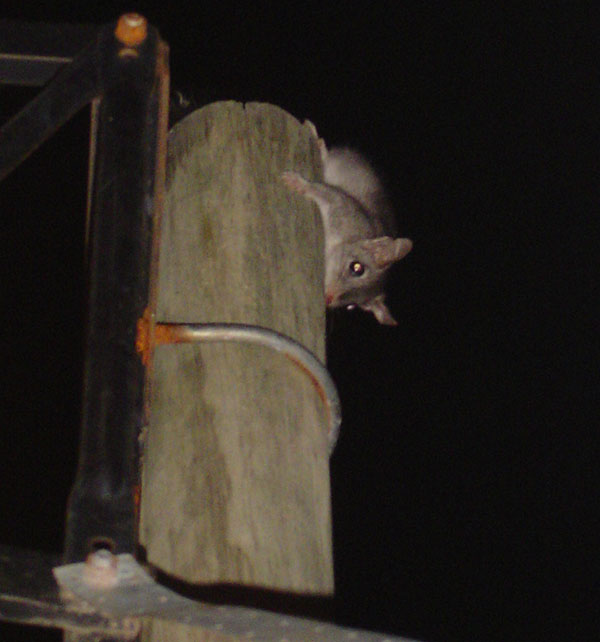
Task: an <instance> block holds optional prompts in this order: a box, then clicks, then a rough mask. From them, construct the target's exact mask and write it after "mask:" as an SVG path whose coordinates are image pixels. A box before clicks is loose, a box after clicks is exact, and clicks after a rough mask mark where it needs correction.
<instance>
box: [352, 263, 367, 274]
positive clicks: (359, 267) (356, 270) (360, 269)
mask: <svg viewBox="0 0 600 642" xmlns="http://www.w3.org/2000/svg"><path fill="white" fill-rule="evenodd" d="M349 267H350V274H351V275H352V276H362V275H363V274H364V273H365V266H364V265H363V264H362V263H361V262H360V261H352V263H350V266H349Z"/></svg>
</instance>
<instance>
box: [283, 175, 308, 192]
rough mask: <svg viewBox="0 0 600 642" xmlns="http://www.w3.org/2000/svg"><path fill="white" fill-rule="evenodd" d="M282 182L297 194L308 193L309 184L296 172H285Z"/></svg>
mask: <svg viewBox="0 0 600 642" xmlns="http://www.w3.org/2000/svg"><path fill="white" fill-rule="evenodd" d="M281 180H282V181H283V182H284V183H285V184H286V185H287V186H288V187H289V188H290V189H293V190H294V191H295V192H300V194H304V193H305V192H306V187H307V185H308V183H307V181H305V180H304V179H303V178H302V176H300V174H296V172H283V174H282V175H281Z"/></svg>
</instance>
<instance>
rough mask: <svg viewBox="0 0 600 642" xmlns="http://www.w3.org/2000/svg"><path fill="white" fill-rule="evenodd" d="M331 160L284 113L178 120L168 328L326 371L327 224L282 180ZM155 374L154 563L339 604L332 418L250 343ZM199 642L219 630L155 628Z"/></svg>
mask: <svg viewBox="0 0 600 642" xmlns="http://www.w3.org/2000/svg"><path fill="white" fill-rule="evenodd" d="M319 164H320V160H319V152H318V149H317V145H316V140H315V138H314V134H313V133H312V131H311V128H310V127H309V126H308V125H306V124H305V125H301V124H300V123H299V122H298V121H297V120H296V119H294V118H293V117H292V116H290V115H289V114H287V113H286V112H284V111H283V110H281V109H279V108H278V107H274V106H272V105H266V104H257V103H249V104H246V105H242V104H240V103H236V102H222V103H215V104H212V105H208V106H206V107H204V108H203V109H201V110H198V111H196V112H194V113H193V114H191V115H189V116H188V117H187V118H185V119H184V120H183V121H181V122H180V123H179V124H178V125H177V126H176V127H175V128H174V129H173V130H172V131H171V133H170V138H169V151H168V161H167V197H166V203H165V214H164V216H163V225H162V232H161V235H162V236H161V249H160V268H159V279H158V305H157V311H156V320H157V321H160V322H173V323H210V322H213V323H217V322H218V323H220V322H230V323H243V324H253V325H259V326H263V327H267V328H270V329H273V330H276V331H278V332H281V333H283V334H286V335H288V336H290V337H292V338H293V339H295V340H296V341H298V342H300V343H301V344H302V345H304V346H305V347H306V348H308V349H309V350H311V351H312V352H313V353H314V354H315V355H316V356H317V357H319V358H320V359H321V360H324V357H325V346H324V336H325V334H324V333H325V327H324V326H325V323H324V321H325V319H324V315H325V310H324V301H323V281H322V279H323V239H322V228H321V223H320V220H319V215H318V211H317V210H316V208H314V207H313V206H312V205H310V204H309V203H308V202H307V201H305V200H304V199H302V198H300V197H297V196H295V195H294V194H292V193H290V192H289V191H288V190H287V189H286V188H285V185H283V184H282V182H281V180H280V175H281V173H282V172H283V171H284V170H286V169H295V170H297V171H300V172H302V174H303V175H305V176H307V177H313V178H316V177H317V176H318V173H319V171H320V170H319ZM153 370H154V375H153V384H152V393H151V422H150V427H149V430H148V432H147V435H146V438H145V444H144V447H143V473H142V501H141V516H140V543H141V544H142V545H143V546H144V547H145V548H146V551H147V556H148V561H149V562H150V563H151V564H153V565H155V566H157V567H158V568H160V569H161V570H163V571H165V572H166V573H168V574H171V575H172V576H174V577H176V578H178V579H181V580H184V581H186V582H190V583H197V584H228V585H238V586H245V587H256V588H261V589H273V590H276V591H283V592H286V593H294V594H303V595H313V596H316V595H330V594H331V593H332V590H333V569H332V552H331V523H330V502H329V466H328V445H327V430H328V423H327V421H328V420H327V415H326V412H325V409H324V406H323V401H322V399H321V398H320V397H319V394H318V392H317V391H316V389H315V388H314V386H313V385H312V383H311V380H310V378H309V377H307V376H306V374H305V373H303V372H302V370H301V369H299V368H297V367H295V366H294V365H293V364H292V363H290V362H289V361H288V360H287V359H285V358H284V357H283V356H282V355H280V354H278V353H276V352H273V351H272V350H270V349H269V348H266V347H260V346H252V345H243V344H239V343H235V344H229V343H228V344H213V343H211V344H205V345H202V344H200V345H184V344H179V345H163V346H158V347H157V348H156V350H155V352H154V364H153ZM257 606H260V604H257ZM180 629H184V630H185V631H184V632H181V637H179V635H180V634H179V633H178V632H177V631H180ZM192 635H193V639H199V640H200V639H202V640H205V639H208V638H206V637H203V636H205V635H212V636H214V635H215V634H205V633H201V632H199V631H198V632H197V633H192V630H191V629H187V628H186V627H179V625H177V626H175V625H171V624H169V625H167V624H165V623H158V622H154V624H153V625H152V626H149V627H148V628H147V629H146V630H145V633H144V637H143V639H145V640H158V639H161V640H166V639H168V640H182V639H185V640H189V639H192V638H191V637H190V636H192ZM210 639H211V640H213V639H217V638H214V637H210ZM219 639H220V638H219ZM228 639H229V638H228Z"/></svg>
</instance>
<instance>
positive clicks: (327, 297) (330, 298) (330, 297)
mask: <svg viewBox="0 0 600 642" xmlns="http://www.w3.org/2000/svg"><path fill="white" fill-rule="evenodd" d="M332 303H333V294H330V293H329V292H327V293H326V294H325V304H326V305H331V304H332Z"/></svg>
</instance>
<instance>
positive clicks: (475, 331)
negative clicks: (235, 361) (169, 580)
mask: <svg viewBox="0 0 600 642" xmlns="http://www.w3.org/2000/svg"><path fill="white" fill-rule="evenodd" d="M185 4H187V3H185ZM185 4H184V3H181V5H182V6H181V7H179V6H177V3H164V2H163V3H160V4H159V3H132V4H123V3H118V2H85V3H75V2H73V3H66V2H62V3H60V2H59V3H57V4H56V5H55V6H54V7H52V8H48V9H40V8H37V9H33V8H31V9H28V5H27V3H22V4H21V5H20V6H15V7H13V8H12V9H8V8H7V9H6V11H5V14H4V15H2V16H1V17H8V18H21V19H28V20H47V21H55V22H60V21H68V22H74V23H96V24H102V23H106V22H110V21H111V20H113V19H116V17H117V16H118V15H119V14H120V13H122V12H123V11H125V10H131V9H137V10H139V11H141V12H142V13H144V14H145V15H146V16H147V17H148V18H149V20H150V21H151V22H152V23H153V24H155V25H156V26H157V27H158V28H159V30H160V31H161V34H162V36H163V38H164V39H166V40H167V42H168V43H169V45H170V48H171V67H172V85H173V87H174V88H180V89H183V90H185V91H187V92H188V93H190V92H191V93H192V94H193V95H194V96H195V97H196V99H197V100H198V102H199V104H203V103H204V102H207V101H212V100H217V99H236V100H240V101H250V100H260V101H267V102H272V103H275V104H277V105H279V106H281V107H283V108H284V109H286V110H288V111H290V112H291V113H292V114H294V115H295V116H296V117H298V118H299V119H300V120H303V119H304V118H309V119H310V120H312V121H313V122H314V123H315V125H316V126H317V128H318V130H319V133H320V135H321V136H323V137H324V138H325V140H326V141H327V142H328V144H330V145H332V144H348V145H351V146H353V147H355V148H357V149H359V150H360V151H362V152H363V153H364V154H365V155H366V156H367V157H368V158H370V159H371V160H372V161H373V163H374V165H375V166H376V167H377V168H379V169H380V170H381V172H382V176H383V177H384V178H385V180H386V182H387V185H388V187H389V191H390V194H391V197H392V199H393V201H394V203H395V205H396V209H397V212H398V220H399V225H400V229H401V232H402V235H403V236H409V237H410V238H412V239H413V241H414V250H413V252H412V253H411V254H410V255H409V256H408V257H407V258H406V259H405V260H404V261H402V262H401V263H400V264H399V265H398V266H397V267H396V268H395V269H394V271H393V274H392V278H391V281H390V285H389V288H388V292H389V293H388V302H389V306H390V308H391V309H392V312H393V313H394V315H395V316H396V318H397V319H398V321H399V325H398V327H397V328H393V329H392V328H386V327H381V326H379V325H378V324H377V323H376V322H375V321H374V320H373V318H372V317H370V316H367V315H364V314H363V313H361V312H360V311H355V312H340V313H338V314H335V315H332V316H331V317H330V320H329V324H328V360H329V366H330V370H331V372H332V374H333V376H334V378H335V380H336V382H337V384H338V388H339V391H340V395H341V397H342V403H343V411H344V425H343V430H342V437H341V440H340V443H339V446H338V448H337V451H336V453H335V455H334V457H333V459H332V463H331V474H332V499H333V516H334V546H335V558H336V563H335V564H336V566H335V571H336V585H337V597H336V610H337V620H338V621H339V622H340V623H343V624H347V625H350V626H359V627H362V628H369V629H373V630H382V631H388V632H390V633H394V634H397V635H406V636H411V637H414V638H418V639H420V640H423V641H427V642H451V641H455V640H456V641H465V642H467V641H468V642H472V641H476V640H489V641H495V640H498V641H500V640H529V641H531V642H538V641H539V642H541V641H542V640H551V639H556V640H558V639H561V640H584V639H593V638H595V636H596V635H597V633H598V630H596V631H595V634H592V636H591V637H590V635H589V632H587V633H586V632H585V631H586V630H585V627H586V626H587V625H589V624H590V622H591V620H590V619H589V617H588V615H589V613H588V610H589V611H591V609H592V606H593V605H594V604H596V599H597V590H598V574H597V573H596V572H595V569H594V562H595V558H596V552H595V548H596V539H597V532H598V528H597V527H598V521H597V518H596V515H595V511H596V510H597V507H596V505H597V502H598V494H597V492H596V488H595V484H594V482H595V479H594V478H595V475H596V474H597V472H596V470H597V459H598V452H597V449H596V448H595V445H596V444H595V438H594V433H595V432H596V430H597V423H595V421H594V419H593V416H592V414H593V411H594V410H595V408H596V406H597V403H596V396H597V390H598V386H597V384H598V373H597V369H598V359H597V357H598V334H597V331H596V316H597V315H596V313H595V312H594V310H595V309H596V306H597V300H598V274H599V272H598V262H597V258H598V250H597V247H598V246H597V232H598V217H597V214H595V215H594V216H592V215H591V213H590V209H591V208H590V205H591V204H592V199H594V201H596V200H597V196H598V194H597V187H594V188H593V189H592V183H591V181H590V178H591V175H592V173H591V171H590V167H591V166H590V165H588V164H585V163H584V162H583V160H582V157H583V154H582V152H583V151H584V149H585V147H586V146H587V145H589V142H590V140H595V142H596V143H597V138H596V139H592V138H591V135H590V132H591V131H593V129H592V128H591V124H592V120H591V118H590V120H587V117H586V109H585V108H586V103H587V102H588V101H589V95H590V87H591V86H592V82H591V81H592V74H591V73H590V71H591V70H592V69H593V64H592V58H591V57H590V58H588V57H587V56H586V40H587V38H586V35H587V31H588V30H589V27H590V24H591V18H592V17H591V15H590V13H591V12H590V11H588V10H587V9H586V8H585V5H578V4H576V3H565V9H564V10H563V11H561V12H550V11H549V10H548V9H547V7H544V6H543V5H541V3H540V6H535V4H529V5H528V6H526V7H522V8H521V9H517V10H509V9H507V8H502V7H498V6H497V3H492V2H489V3H482V4H480V5H476V4H471V5H470V8H469V9H468V10H466V9H464V7H463V5H462V4H460V3H427V2H404V3H401V2H393V3H392V2H390V3H385V4H383V3H366V2H365V3H361V4H360V5H359V4H356V5H352V8H351V6H350V4H348V5H346V4H345V3H343V2H335V3H325V2H323V3H320V4H314V5H313V4H311V3H302V4H300V3H297V4H294V5H291V6H290V7H288V6H287V5H283V6H279V5H278V4H276V3H263V4H261V3H251V2H247V3H246V2H237V3H231V4H228V3H225V2H204V3H194V5H193V8H189V7H188V8H183V7H184V6H185ZM525 4H527V3H525ZM0 91H1V94H0V96H1V98H2V100H1V102H0V117H1V121H2V122H3V121H5V120H6V119H7V118H8V117H9V116H10V115H11V114H12V113H13V112H14V111H15V110H16V109H17V108H18V107H19V105H20V104H22V103H23V102H24V101H25V100H26V99H28V98H29V97H30V96H32V95H33V92H32V91H31V90H24V89H14V88H6V87H2V88H0ZM596 120H597V118H596ZM87 123H88V115H87V113H82V114H80V115H79V116H77V117H76V118H75V119H74V120H73V121H72V122H70V123H69V124H68V125H67V126H65V127H64V128H63V129H62V130H61V131H60V132H59V133H58V134H57V135H56V136H55V137H54V138H53V139H52V140H51V141H50V142H48V143H47V144H45V145H44V146H43V147H42V148H41V149H40V150H39V151H38V152H36V154H35V155H34V156H32V157H31V158H30V159H29V160H28V161H27V162H26V163H25V164H24V165H23V166H22V167H20V168H19V169H18V170H17V171H16V172H14V173H13V174H12V175H11V176H10V177H9V178H7V179H6V180H5V181H4V183H3V184H2V185H0V208H1V212H2V234H3V238H4V240H3V241H2V244H1V247H2V250H1V252H0V255H1V261H0V267H1V272H0V274H1V283H2V292H3V293H4V294H3V299H4V305H3V306H2V319H1V322H0V328H1V331H2V340H1V344H0V345H1V346H2V347H1V349H2V360H1V363H2V370H3V375H4V376H3V384H2V389H3V394H2V399H3V401H2V410H3V416H4V421H3V426H2V429H1V430H0V440H1V449H2V450H1V452H2V464H1V465H0V488H1V489H2V490H1V495H0V499H1V504H0V511H1V512H0V516H1V517H0V541H2V542H3V543H6V544H14V545H20V546H26V547H30V548H38V549H43V550H46V551H59V550H61V548H62V540H63V522H64V507H65V502H66V498H67V494H68V491H69V487H70V484H71V483H72V480H73V475H74V470H75V463H76V449H77V433H78V422H79V410H80V407H79V404H80V401H79V399H80V389H81V363H82V350H81V343H82V336H83V334H82V326H83V321H84V303H83V301H84V279H83V275H82V265H83V229H84V210H85V175H86V164H87ZM594 590H595V591H596V594H594ZM0 638H1V639H2V640H5V639H8V640H34V639H35V640H38V639H39V640H47V639H59V634H58V633H56V632H47V631H42V630H39V631H38V630H35V629H26V628H22V627H17V626H12V625H6V624H2V625H0Z"/></svg>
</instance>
